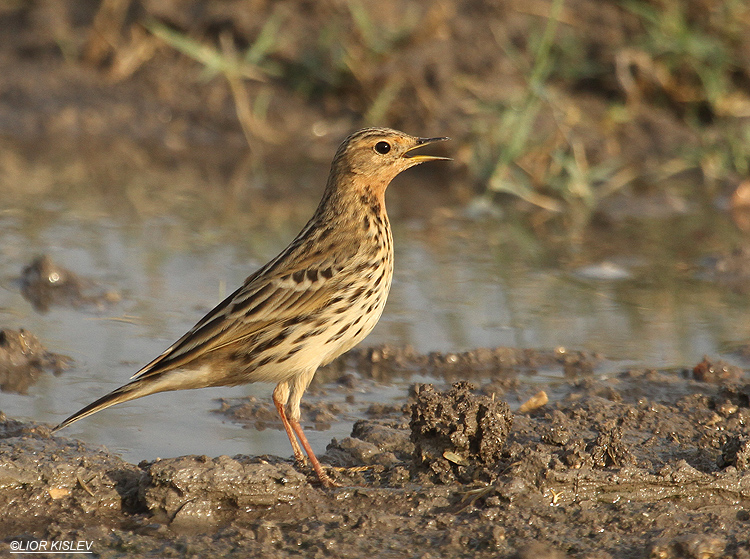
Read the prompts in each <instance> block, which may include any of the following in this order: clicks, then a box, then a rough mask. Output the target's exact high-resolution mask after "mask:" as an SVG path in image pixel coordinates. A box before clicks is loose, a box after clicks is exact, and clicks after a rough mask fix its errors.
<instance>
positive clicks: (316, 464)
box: [290, 419, 338, 487]
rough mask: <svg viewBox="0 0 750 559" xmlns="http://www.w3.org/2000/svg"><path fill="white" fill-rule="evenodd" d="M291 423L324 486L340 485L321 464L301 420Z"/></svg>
mask: <svg viewBox="0 0 750 559" xmlns="http://www.w3.org/2000/svg"><path fill="white" fill-rule="evenodd" d="M290 423H291V425H292V429H294V432H295V433H296V434H297V437H298V438H299V441H300V442H301V443H302V446H303V447H304V449H305V452H307V455H308V456H309V457H310V462H311V463H312V467H313V470H315V473H316V474H317V476H318V479H319V480H320V483H321V484H322V485H323V487H338V484H337V483H336V482H335V481H333V480H332V479H331V478H330V477H328V474H326V473H325V472H324V471H323V466H321V465H320V462H318V458H317V457H316V456H315V453H314V452H313V449H312V447H311V446H310V443H309V442H307V437H305V432H304V431H303V430H302V426H301V425H300V424H299V421H296V420H294V419H293V420H292V421H291V422H290Z"/></svg>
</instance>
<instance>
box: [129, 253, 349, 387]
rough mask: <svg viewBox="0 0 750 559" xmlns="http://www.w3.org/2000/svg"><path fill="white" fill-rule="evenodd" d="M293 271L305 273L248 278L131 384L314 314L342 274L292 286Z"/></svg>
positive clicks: (305, 277) (305, 279)
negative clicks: (278, 325) (271, 327)
mask: <svg viewBox="0 0 750 559" xmlns="http://www.w3.org/2000/svg"><path fill="white" fill-rule="evenodd" d="M300 264H304V262H300ZM297 271H305V268H304V267H299V268H298V269H289V268H286V269H285V270H284V271H283V274H262V275H259V274H257V273H256V274H254V275H252V276H250V277H249V278H248V279H247V281H246V282H245V284H244V285H243V286H242V287H240V288H239V289H238V290H237V291H235V292H234V293H232V294H231V295H230V296H229V297H227V298H226V299H224V301H222V302H221V303H219V304H218V305H217V306H216V307H215V308H214V309H213V310H211V311H210V312H209V313H208V314H207V315H206V316H205V317H203V318H202V319H201V320H200V321H199V322H198V323H197V324H196V325H195V326H193V328H191V329H190V331H188V332H187V333H186V334H185V335H184V336H182V337H181V338H180V339H179V340H177V341H176V342H175V343H174V344H172V345H171V346H170V347H169V348H167V349H166V350H165V351H164V352H163V353H162V354H161V355H159V356H158V357H157V358H156V359H154V360H153V361H151V362H150V363H149V364H147V365H146V366H145V367H143V368H142V369H141V370H140V371H138V372H137V373H136V374H135V375H133V378H147V377H151V376H155V375H158V374H160V373H162V372H164V371H168V370H171V369H175V368H178V367H182V366H184V365H186V364H188V363H190V362H191V361H193V360H194V359H196V358H198V357H200V356H203V355H205V354H206V353H209V352H212V351H216V350H219V349H221V348H224V347H226V346H228V345H231V344H234V343H238V342H243V341H245V342H247V341H248V340H249V339H251V338H252V337H253V336H256V337H257V338H259V337H261V335H262V333H263V332H264V331H266V330H267V329H268V327H269V326H270V325H272V324H273V323H282V322H283V321H285V320H288V319H290V318H294V317H298V316H300V315H312V314H315V313H316V312H317V311H319V310H321V309H322V308H323V307H325V305H326V304H327V302H328V301H330V300H331V299H332V298H333V297H334V294H335V293H336V292H337V290H338V288H339V284H340V281H341V280H340V277H339V276H340V274H339V273H338V272H340V268H333V271H332V273H331V274H326V275H323V274H319V273H318V274H316V279H315V281H310V276H311V274H307V273H304V274H300V276H301V277H302V281H299V282H297V281H295V280H293V279H292V277H291V276H292V275H293V274H294V273H295V272H297ZM300 276H298V277H300ZM248 350H249V351H252V348H248Z"/></svg>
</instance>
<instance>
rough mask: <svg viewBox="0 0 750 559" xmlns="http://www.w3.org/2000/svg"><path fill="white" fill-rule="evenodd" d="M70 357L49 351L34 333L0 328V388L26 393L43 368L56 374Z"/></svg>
mask: <svg viewBox="0 0 750 559" xmlns="http://www.w3.org/2000/svg"><path fill="white" fill-rule="evenodd" d="M71 362H72V359H71V358H70V357H67V356H65V355H59V354H57V353H51V352H49V351H47V350H46V349H45V347H44V346H43V345H42V342H40V341H39V338H37V337H36V336H35V335H34V334H32V333H31V332H28V331H26V330H24V329H23V328H21V329H20V330H9V329H7V328H4V329H2V330H0V391H2V392H12V393H15V394H26V393H27V392H28V389H29V387H30V386H32V385H33V384H35V383H36V381H37V380H38V379H39V376H40V375H41V374H42V373H44V372H45V371H52V372H53V373H54V374H56V375H58V374H60V373H61V372H62V371H64V370H65V369H67V368H68V367H69V366H70V363H71Z"/></svg>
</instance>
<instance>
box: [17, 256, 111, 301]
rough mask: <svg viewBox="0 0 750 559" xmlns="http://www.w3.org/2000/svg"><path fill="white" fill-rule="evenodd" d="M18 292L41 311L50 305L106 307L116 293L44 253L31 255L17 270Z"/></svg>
mask: <svg viewBox="0 0 750 559" xmlns="http://www.w3.org/2000/svg"><path fill="white" fill-rule="evenodd" d="M21 294H22V295H23V296H24V298H25V299H26V300H28V301H29V302H30V303H31V304H32V306H33V307H34V309H35V310H37V311H39V312H42V313H45V312H47V311H48V310H49V308H50V307H51V306H54V305H62V306H69V307H84V306H86V307H94V308H98V309H102V308H106V307H108V306H110V305H111V304H113V303H116V302H118V301H119V300H120V295H119V294H118V293H117V292H116V291H113V290H107V289H105V288H103V287H101V286H99V285H98V284H97V283H96V282H94V281H93V280H90V279H86V278H82V277H80V276H78V275H77V274H75V273H74V272H72V271H70V270H68V269H66V268H64V267H62V266H60V265H59V264H57V263H56V262H54V261H53V260H52V258H50V257H49V256H48V255H46V254H43V255H42V256H39V257H37V258H35V259H34V260H33V261H32V262H31V263H30V264H29V265H28V266H26V267H24V269H23V272H22V273H21Z"/></svg>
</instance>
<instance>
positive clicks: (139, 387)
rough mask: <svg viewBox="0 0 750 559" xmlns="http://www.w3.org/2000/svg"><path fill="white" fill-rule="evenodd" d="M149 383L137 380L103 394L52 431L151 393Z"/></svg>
mask: <svg viewBox="0 0 750 559" xmlns="http://www.w3.org/2000/svg"><path fill="white" fill-rule="evenodd" d="M149 384H151V383H148V382H144V381H142V380H135V381H133V382H130V383H128V384H126V385H124V386H121V387H120V388H118V389H116V390H113V391H112V392H110V393H109V394H106V395H104V396H102V397H101V398H99V399H98V400H96V401H95V402H92V403H90V404H89V405H88V406H86V407H85V408H83V409H80V410H78V411H77V412H76V413H74V414H73V415H71V416H70V417H69V418H68V419H66V420H65V421H63V422H62V423H60V425H58V426H57V427H55V428H54V429H52V432H53V433H55V432H57V431H59V430H60V429H62V428H63V427H67V426H68V425H70V424H71V423H73V422H75V421H78V420H79V419H83V418H84V417H88V416H90V415H92V414H95V413H96V412H98V411H101V410H103V409H105V408H108V407H110V406H114V405H115V404H120V403H122V402H127V401H128V400H134V399H135V398H140V397H141V396H146V395H147V394H151V393H153V392H154V391H153V390H151V387H150V386H148V385H149Z"/></svg>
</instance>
